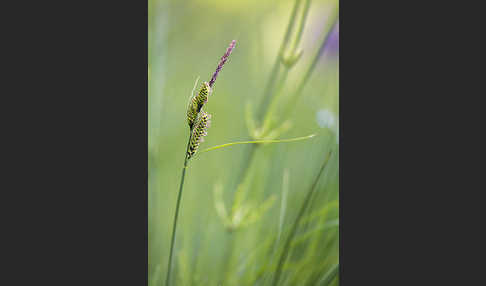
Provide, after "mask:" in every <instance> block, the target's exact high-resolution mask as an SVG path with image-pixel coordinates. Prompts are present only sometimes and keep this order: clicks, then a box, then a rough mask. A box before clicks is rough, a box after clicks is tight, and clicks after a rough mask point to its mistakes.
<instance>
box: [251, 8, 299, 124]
mask: <svg viewBox="0 0 486 286" xmlns="http://www.w3.org/2000/svg"><path fill="white" fill-rule="evenodd" d="M300 1H301V0H296V1H295V4H294V8H293V10H292V14H291V15H290V20H289V24H288V26H287V31H286V32H285V37H284V40H283V42H282V45H280V49H279V51H278V54H277V58H276V59H275V63H274V64H273V68H272V72H271V74H270V79H269V80H268V83H267V86H266V87H265V91H264V93H263V101H262V103H261V105H260V109H259V112H258V114H257V116H258V117H257V118H258V119H259V120H262V119H263V116H264V115H265V112H266V110H267V108H268V104H269V103H270V97H271V94H272V90H273V86H274V84H275V81H276V80H277V75H278V72H279V70H280V58H281V57H282V55H283V52H284V51H285V49H286V47H287V45H288V43H289V41H290V35H291V33H292V29H293V28H294V24H295V17H296V15H297V10H298V8H299V5H300Z"/></svg>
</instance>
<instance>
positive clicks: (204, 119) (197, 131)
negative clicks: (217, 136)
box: [187, 111, 211, 159]
mask: <svg viewBox="0 0 486 286" xmlns="http://www.w3.org/2000/svg"><path fill="white" fill-rule="evenodd" d="M210 119H211V115H210V114H208V113H206V112H204V111H201V112H200V113H199V114H198V116H197V119H196V122H195V123H194V129H193V130H192V138H191V142H190V143H189V149H188V150H187V156H188V159H190V158H191V157H192V156H194V154H195V153H196V151H197V149H198V148H199V144H201V142H203V137H204V136H206V135H207V134H208V133H207V129H208V126H209V123H210V122H211V121H210Z"/></svg>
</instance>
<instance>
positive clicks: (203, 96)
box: [187, 82, 211, 128]
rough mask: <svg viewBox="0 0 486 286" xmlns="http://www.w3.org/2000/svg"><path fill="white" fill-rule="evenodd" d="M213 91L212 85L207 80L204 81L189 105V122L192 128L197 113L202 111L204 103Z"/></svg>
mask: <svg viewBox="0 0 486 286" xmlns="http://www.w3.org/2000/svg"><path fill="white" fill-rule="evenodd" d="M210 92H211V87H209V84H208V83H207V82H203V84H202V86H201V89H200V90H199V93H198V94H196V95H194V96H193V97H192V98H191V100H190V101H189V105H188V106H187V123H188V124H189V128H192V127H193V125H194V121H195V120H196V117H197V114H198V113H199V112H200V111H201V108H202V107H203V105H204V104H205V103H206V102H208V97H209V94H210Z"/></svg>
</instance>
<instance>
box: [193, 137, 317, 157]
mask: <svg viewBox="0 0 486 286" xmlns="http://www.w3.org/2000/svg"><path fill="white" fill-rule="evenodd" d="M314 136H316V134H311V135H308V136H303V137H296V138H290V139H274V140H254V141H240V142H230V143H226V144H221V145H217V146H213V147H210V148H207V149H204V150H202V151H200V152H199V153H204V152H208V151H213V150H216V149H220V148H224V147H229V146H233V145H238V144H264V143H286V142H294V141H301V140H306V139H310V138H312V137H314Z"/></svg>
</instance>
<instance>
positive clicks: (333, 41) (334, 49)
mask: <svg viewBox="0 0 486 286" xmlns="http://www.w3.org/2000/svg"><path fill="white" fill-rule="evenodd" d="M324 53H326V54H327V55H328V56H331V57H337V56H339V23H337V24H336V25H335V26H334V29H332V30H331V32H330V35H329V39H328V41H327V43H326V47H325V48H324Z"/></svg>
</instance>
